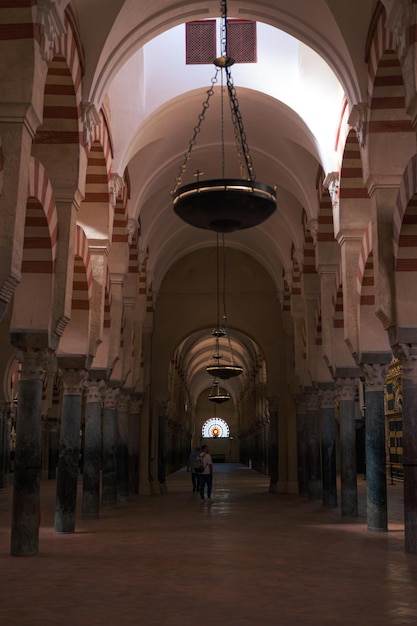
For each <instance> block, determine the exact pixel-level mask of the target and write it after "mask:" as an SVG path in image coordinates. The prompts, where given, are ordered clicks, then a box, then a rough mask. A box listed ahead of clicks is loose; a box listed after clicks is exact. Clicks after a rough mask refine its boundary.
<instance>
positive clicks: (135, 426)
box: [128, 395, 142, 495]
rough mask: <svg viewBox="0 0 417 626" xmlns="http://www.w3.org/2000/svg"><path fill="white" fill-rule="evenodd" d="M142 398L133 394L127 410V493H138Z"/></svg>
mask: <svg viewBox="0 0 417 626" xmlns="http://www.w3.org/2000/svg"><path fill="white" fill-rule="evenodd" d="M141 407H142V398H141V397H140V396H138V395H134V396H133V397H132V399H131V402H130V412H129V424H128V430H129V441H128V456H129V493H132V494H133V495H138V494H139V425H140V410H141Z"/></svg>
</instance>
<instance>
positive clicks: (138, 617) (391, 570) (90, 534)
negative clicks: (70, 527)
mask: <svg viewBox="0 0 417 626" xmlns="http://www.w3.org/2000/svg"><path fill="white" fill-rule="evenodd" d="M214 471H215V474H214V486H213V502H212V504H211V505H209V504H207V503H205V504H201V503H200V499H199V496H198V494H194V493H192V491H191V480H190V475H189V474H187V472H186V469H185V468H183V469H181V470H180V471H178V472H176V473H174V474H173V475H171V476H170V477H169V479H168V481H167V489H168V492H167V493H166V494H165V495H164V496H163V497H160V496H150V497H148V498H136V499H131V500H130V501H126V502H119V503H118V505H117V508H115V509H109V510H103V511H102V513H101V517H100V519H96V520H86V519H82V518H81V516H80V514H79V513H78V514H77V522H76V523H77V530H76V532H75V533H74V534H69V535H57V534H55V533H54V530H53V515H54V506H55V488H56V483H55V481H53V480H46V479H44V480H43V481H42V484H41V500H42V506H41V528H40V546H41V549H40V555H39V557H38V558H36V559H25V558H15V557H12V556H10V555H9V541H10V538H9V533H10V518H9V515H10V505H11V497H12V490H11V489H10V488H7V489H4V490H2V491H1V492H0V571H1V580H2V582H1V590H2V594H1V595H2V602H1V605H0V620H1V623H2V624H4V625H7V626H9V625H10V626H18V625H19V626H23V625H27V626H38V625H39V626H56V625H57V624H59V625H60V626H74V625H75V624H76V625H77V626H87V625H88V626H96V625H97V626H98V625H99V626H125V625H129V624H135V625H136V624H143V625H144V626H154V625H155V626H160V625H162V624H163V625H164V626H177V625H178V626H191V625H194V624H196V623H202V622H204V623H205V624H213V625H216V626H226V625H227V626H246V625H250V626H254V625H255V624H256V625H259V626H269V625H271V626H272V625H276V624H279V625H280V626H301V625H303V626H315V625H320V626H327V625H332V626H344V625H346V626H348V625H352V624H357V625H361V626H374V625H375V626H376V625H378V626H394V625H399V624H403V625H415V624H416V623H417V603H416V588H417V561H416V560H415V559H414V558H413V557H411V556H410V555H408V556H407V555H406V554H404V550H403V543H404V525H403V490H402V484H401V483H396V484H394V485H391V484H389V485H387V489H388V496H389V500H388V517H389V530H388V532H387V533H370V532H368V531H367V528H366V517H365V512H366V494H365V489H366V484H365V483H366V481H365V480H363V477H361V476H358V495H359V516H358V518H355V519H353V518H352V519H346V518H343V519H342V518H341V515H340V507H337V508H327V509H326V508H323V507H322V505H321V503H320V502H318V501H314V500H309V499H308V498H306V497H302V496H298V495H277V494H271V493H269V492H268V479H267V477H265V476H263V475H261V474H259V473H257V472H255V471H253V470H251V469H249V468H247V467H245V466H243V465H240V464H223V463H219V464H215V466H214ZM272 538H276V540H275V539H272ZM6 573H7V574H6Z"/></svg>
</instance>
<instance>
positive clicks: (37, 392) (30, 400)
mask: <svg viewBox="0 0 417 626" xmlns="http://www.w3.org/2000/svg"><path fill="white" fill-rule="evenodd" d="M47 358H48V352H47V350H37V349H33V350H31V349H27V350H18V351H17V359H18V361H20V363H21V373H20V380H19V395H18V402H17V417H16V449H15V464H14V487H13V510H12V533H11V551H10V553H11V554H12V555H13V556H32V555H34V554H38V553H39V523H40V482H41V473H42V465H41V462H42V459H41V457H42V387H43V379H44V376H45V371H46V367H47Z"/></svg>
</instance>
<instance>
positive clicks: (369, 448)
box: [361, 364, 388, 531]
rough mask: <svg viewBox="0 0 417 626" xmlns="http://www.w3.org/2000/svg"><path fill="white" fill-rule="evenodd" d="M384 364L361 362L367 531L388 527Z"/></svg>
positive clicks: (385, 371)
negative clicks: (363, 391) (363, 381)
mask: <svg viewBox="0 0 417 626" xmlns="http://www.w3.org/2000/svg"><path fill="white" fill-rule="evenodd" d="M387 369H388V367H387V365H381V364H372V365H371V364H362V365H361V370H362V373H363V375H364V378H365V407H366V409H365V441H366V446H365V450H366V452H365V453H366V499H367V524H368V530H371V531H387V530H388V509H387V471H386V461H387V459H386V451H385V445H386V444H385V409H384V384H385V376H386V373H387Z"/></svg>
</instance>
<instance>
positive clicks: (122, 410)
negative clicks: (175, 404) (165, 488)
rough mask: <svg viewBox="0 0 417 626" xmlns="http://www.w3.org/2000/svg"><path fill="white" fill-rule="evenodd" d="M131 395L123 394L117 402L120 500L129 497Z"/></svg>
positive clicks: (118, 488) (118, 485)
mask: <svg viewBox="0 0 417 626" xmlns="http://www.w3.org/2000/svg"><path fill="white" fill-rule="evenodd" d="M129 402H130V398H129V396H128V395H127V394H126V393H124V394H121V395H120V396H119V398H118V402H117V493H118V497H119V500H127V499H128V497H129V452H128V422H129Z"/></svg>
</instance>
